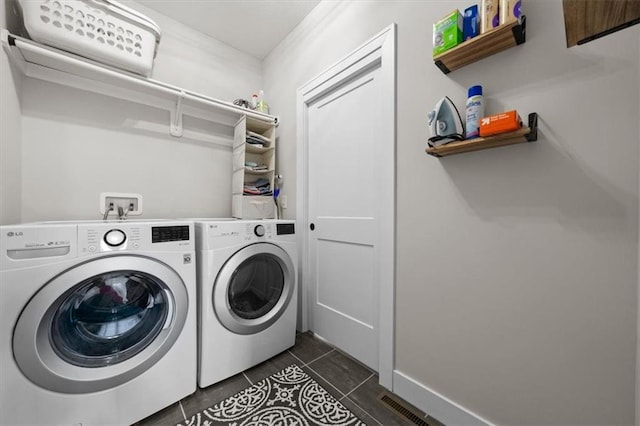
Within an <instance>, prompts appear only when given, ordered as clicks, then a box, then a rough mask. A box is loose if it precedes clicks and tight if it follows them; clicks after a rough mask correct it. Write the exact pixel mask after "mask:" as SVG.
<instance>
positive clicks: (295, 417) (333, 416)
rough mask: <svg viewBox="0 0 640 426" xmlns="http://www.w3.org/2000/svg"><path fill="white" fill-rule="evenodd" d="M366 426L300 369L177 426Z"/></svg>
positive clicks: (292, 368)
mask: <svg viewBox="0 0 640 426" xmlns="http://www.w3.org/2000/svg"><path fill="white" fill-rule="evenodd" d="M215 425H228V426H312V425H322V426H337V425H339V426H365V424H364V423H363V422H362V421H361V420H360V419H358V418H357V417H356V416H355V415H354V414H353V413H352V412H351V411H349V410H348V409H347V408H345V406H344V405H342V404H341V403H340V402H338V401H337V400H336V399H335V398H334V397H332V396H331V395H330V394H329V393H328V392H327V391H326V390H324V389H323V388H322V387H321V386H320V385H319V384H318V383H316V382H315V381H314V380H313V379H312V378H311V377H309V376H308V375H307V374H306V373H305V372H304V371H302V369H300V367H298V366H297V365H291V366H289V367H287V368H285V369H284V370H282V371H280V372H279V373H276V374H273V375H271V376H269V377H267V378H266V379H264V380H262V381H260V382H258V383H256V384H255V385H253V386H251V387H249V388H247V389H245V390H243V391H241V392H239V393H237V394H236V395H234V396H232V397H230V398H227V399H225V400H224V401H222V402H220V403H218V404H216V405H214V406H213V407H209V408H207V409H205V410H203V411H201V412H199V413H197V414H196V415H194V416H193V417H191V418H190V419H188V420H187V421H186V422H185V423H179V424H178V426H215Z"/></svg>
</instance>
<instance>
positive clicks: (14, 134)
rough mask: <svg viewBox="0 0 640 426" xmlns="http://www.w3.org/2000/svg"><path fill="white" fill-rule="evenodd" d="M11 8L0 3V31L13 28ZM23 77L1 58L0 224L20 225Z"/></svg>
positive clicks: (13, 21) (0, 56)
mask: <svg viewBox="0 0 640 426" xmlns="http://www.w3.org/2000/svg"><path fill="white" fill-rule="evenodd" d="M12 17H13V13H12V5H11V4H7V3H6V2H5V0H0V27H2V28H15V26H16V25H15V20H14V19H13V18H12ZM21 87H22V76H21V74H20V72H19V71H18V70H16V69H15V68H14V67H13V66H12V64H11V63H10V62H9V59H8V58H7V56H6V55H5V54H4V53H2V54H0V224H7V223H16V222H19V221H20V217H21V212H22V197H21V188H22V183H21V174H22V172H21V170H22V152H21V149H20V141H21V140H22V136H21V125H20V124H21V115H20V95H19V94H20V91H21Z"/></svg>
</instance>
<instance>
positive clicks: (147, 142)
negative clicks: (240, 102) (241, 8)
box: [3, 2, 262, 222]
mask: <svg viewBox="0 0 640 426" xmlns="http://www.w3.org/2000/svg"><path fill="white" fill-rule="evenodd" d="M128 4H129V5H130V6H132V7H134V8H135V9H137V10H139V11H141V12H142V13H145V14H147V15H148V16H150V17H151V18H152V19H154V20H155V21H156V22H157V23H158V24H159V25H160V27H161V28H162V39H161V43H160V47H159V50H158V54H157V57H156V60H155V63H154V71H153V75H152V78H154V79H156V80H160V81H163V82H165V83H169V84H172V85H176V86H178V87H182V88H184V89H187V90H191V91H195V92H198V93H201V94H204V95H206V96H210V97H213V98H216V99H221V100H225V101H233V100H234V99H236V98H248V97H250V95H251V93H253V92H255V91H256V90H257V89H259V88H260V87H261V86H262V64H261V62H260V61H259V60H258V59H256V58H253V57H251V56H249V55H247V54H245V53H242V52H239V51H238V50H236V49H233V48H231V47H229V46H228V45H226V44H223V43H221V42H218V41H217V40H214V39H212V38H210V37H208V36H205V35H204V34H201V33H199V32H197V31H194V30H192V29H190V28H188V27H186V26H184V25H182V24H180V23H178V22H176V21H174V20H173V19H171V18H169V17H166V16H163V15H160V14H158V13H156V12H154V11H152V10H150V9H147V8H145V7H144V6H142V5H138V4H137V3H133V2H128ZM3 56H4V54H3ZM14 87H16V89H15V90H20V89H19V86H17V85H14ZM19 96H20V98H21V102H22V119H21V132H22V134H21V135H18V136H19V137H17V138H16V140H17V141H20V144H21V150H22V163H21V171H18V170H13V171H10V172H8V174H10V175H11V178H12V180H13V181H16V180H21V182H22V184H21V185H22V188H21V203H20V204H21V210H22V211H21V212H20V214H19V216H20V217H19V219H20V221H22V222H30V221H38V220H68V219H98V218H100V217H101V215H100V213H99V195H100V193H101V192H126V193H138V194H141V195H142V197H143V205H144V215H143V216H142V218H156V217H223V216H229V215H230V213H231V207H230V205H231V201H230V200H231V148H230V146H224V144H222V145H221V144H220V143H216V142H220V141H221V140H222V141H223V142H226V143H230V141H231V139H232V136H233V133H232V128H230V127H229V126H220V125H216V124H214V123H209V122H206V121H203V120H196V119H193V118H189V117H185V121H184V127H185V135H184V136H183V137H182V138H173V137H171V136H169V114H168V113H167V112H166V111H161V110H157V109H155V108H151V107H144V106H141V105H138V104H134V103H130V102H126V101H120V100H116V99H114V98H110V97H106V96H101V95H95V94H90V93H87V92H83V91H81V90H73V89H69V88H67V87H61V86H58V85H56V84H52V83H47V82H42V81H39V80H33V79H30V78H27V79H24V84H23V87H22V89H21V93H20V94H19ZM4 103H5V102H4V97H3V105H4ZM3 117H4V115H3ZM16 117H19V115H16ZM212 142H214V143H212ZM3 146H5V144H4V143H3ZM3 180H4V179H3ZM12 188H13V186H12ZM4 196H7V195H4V191H3V197H4ZM3 204H4V203H3ZM14 216H15V215H14Z"/></svg>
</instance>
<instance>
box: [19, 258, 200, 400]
mask: <svg viewBox="0 0 640 426" xmlns="http://www.w3.org/2000/svg"><path fill="white" fill-rule="evenodd" d="M187 309H188V295H187V291H186V287H185V285H184V283H183V281H182V280H181V279H180V277H179V276H178V274H177V273H176V272H175V271H174V270H173V269H171V268H169V267H168V266H166V265H165V264H163V263H160V262H158V261H155V260H152V259H149V258H146V257H142V256H131V255H121V256H110V257H105V258H100V259H96V260H91V261H88V262H85V263H83V264H80V265H77V266H75V267H73V268H71V269H69V270H67V271H65V272H63V273H62V274H60V275H58V276H57V277H56V278H54V279H53V280H51V281H49V282H48V283H47V284H46V285H45V286H43V288H42V289H41V290H40V291H39V292H38V293H36V295H35V296H34V297H33V299H32V300H31V301H30V302H29V304H28V305H27V306H26V308H25V309H24V311H23V312H22V314H21V316H20V318H19V319H18V323H17V325H16V328H15V332H14V337H13V343H14V355H15V359H16V362H17V363H18V366H19V367H20V369H21V370H22V372H23V374H25V375H26V376H27V377H28V378H29V379H30V380H31V381H33V382H34V383H35V384H37V385H38V386H41V387H44V388H47V389H50V390H53V391H57V392H65V393H85V392H96V391H99V390H104V389H109V388H111V387H114V386H117V385H119V384H121V383H124V382H126V381H128V380H130V379H132V378H133V377H136V376H137V375H139V374H141V373H142V372H144V371H145V370H147V369H148V368H149V367H151V366H152V365H153V364H155V363H156V362H157V361H158V360H159V359H160V358H162V356H163V355H164V354H165V353H166V352H167V351H168V350H169V349H170V348H171V346H172V345H173V343H174V342H175V340H176V339H177V337H178V335H179V334H180V332H181V331H182V328H183V326H184V322H185V319H186V313H187Z"/></svg>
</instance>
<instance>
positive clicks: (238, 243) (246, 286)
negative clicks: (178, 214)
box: [195, 220, 297, 387]
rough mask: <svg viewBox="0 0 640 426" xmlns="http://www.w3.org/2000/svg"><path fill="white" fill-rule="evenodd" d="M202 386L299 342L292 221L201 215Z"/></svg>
mask: <svg viewBox="0 0 640 426" xmlns="http://www.w3.org/2000/svg"><path fill="white" fill-rule="evenodd" d="M195 228H196V244H197V247H196V257H197V260H198V265H197V269H198V308H199V309H198V321H199V327H198V345H199V346H198V355H199V356H198V385H199V386H200V387H207V386H209V385H211V384H214V383H217V382H219V381H221V380H224V379H226V378H228V377H231V376H233V375H234V374H236V373H239V372H241V371H243V370H246V369H248V368H250V367H253V366H254V365H256V364H259V363H260V362H263V361H266V360H267V359H269V358H271V357H273V356H274V355H277V354H279V353H280V352H283V351H285V350H286V349H288V348H290V347H292V346H293V345H294V344H295V337H296V309H297V288H296V286H297V273H296V271H297V267H296V264H297V249H296V234H295V222H294V221H287V220H255V221H254V220H202V221H201V220H196V222H195Z"/></svg>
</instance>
